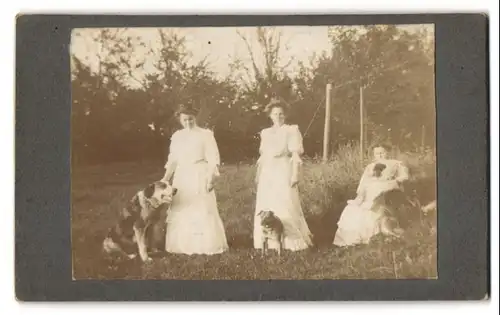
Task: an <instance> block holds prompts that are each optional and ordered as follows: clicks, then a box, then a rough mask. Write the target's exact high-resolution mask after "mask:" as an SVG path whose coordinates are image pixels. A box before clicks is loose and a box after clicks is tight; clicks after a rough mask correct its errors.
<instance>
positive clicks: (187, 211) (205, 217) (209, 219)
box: [165, 163, 228, 255]
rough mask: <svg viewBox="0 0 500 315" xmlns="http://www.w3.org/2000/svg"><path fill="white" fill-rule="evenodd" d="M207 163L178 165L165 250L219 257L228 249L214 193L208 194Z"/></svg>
mask: <svg viewBox="0 0 500 315" xmlns="http://www.w3.org/2000/svg"><path fill="white" fill-rule="evenodd" d="M207 175H208V165H207V164H206V163H197V164H187V165H186V164H184V165H178V166H177V168H176V170H175V173H174V178H173V186H174V187H175V188H177V189H178V190H177V194H176V195H175V196H174V199H173V201H172V205H171V207H170V209H169V211H168V216H167V232H166V240H165V249H166V251H167V252H170V253H178V254H187V255H192V254H206V255H213V254H220V253H222V252H224V251H226V250H227V249H228V244H227V239H226V234H225V231H224V226H223V224H222V220H221V218H220V215H219V211H218V209H217V200H216V196H215V191H214V190H212V191H211V192H208V191H207V190H206V185H207V181H208V176H207Z"/></svg>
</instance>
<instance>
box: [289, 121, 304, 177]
mask: <svg viewBox="0 0 500 315" xmlns="http://www.w3.org/2000/svg"><path fill="white" fill-rule="evenodd" d="M287 146H288V151H289V152H290V153H291V154H292V157H291V162H292V173H291V181H292V183H295V182H297V181H298V179H299V172H300V166H301V165H302V159H301V158H300V156H301V155H302V153H304V147H303V144H302V134H301V133H300V130H299V126H297V125H291V126H290V127H289V131H288V139H287Z"/></svg>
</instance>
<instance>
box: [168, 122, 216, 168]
mask: <svg viewBox="0 0 500 315" xmlns="http://www.w3.org/2000/svg"><path fill="white" fill-rule="evenodd" d="M200 162H206V163H208V165H209V166H210V167H211V168H213V169H214V171H215V172H216V173H217V168H218V166H219V164H220V155H219V149H218V147H217V142H216V140H215V137H214V134H213V132H212V131H211V130H209V129H204V128H200V127H195V128H193V129H181V130H178V131H176V132H175V133H174V134H173V135H172V137H171V142H170V152H169V155H168V161H167V164H166V165H165V168H168V166H170V165H172V166H174V165H175V166H178V165H186V164H196V163H200ZM175 166H174V167H175Z"/></svg>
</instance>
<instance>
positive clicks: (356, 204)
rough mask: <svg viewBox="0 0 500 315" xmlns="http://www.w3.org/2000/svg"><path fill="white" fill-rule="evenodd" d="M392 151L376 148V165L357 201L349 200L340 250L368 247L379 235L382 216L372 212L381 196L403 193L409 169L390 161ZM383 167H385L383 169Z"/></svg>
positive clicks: (340, 228) (337, 236) (338, 241)
mask: <svg viewBox="0 0 500 315" xmlns="http://www.w3.org/2000/svg"><path fill="white" fill-rule="evenodd" d="M388 149H389V148H388V147H387V146H384V145H379V146H376V147H374V149H373V155H374V161H373V162H372V163H370V164H369V165H368V166H367V167H366V168H365V171H364V173H363V175H362V177H361V180H360V182H359V185H358V189H357V191H356V194H357V196H356V198H355V199H354V200H349V201H348V202H347V206H346V207H345V208H344V211H343V212H342V215H341V217H340V219H339V221H338V223H337V225H338V228H337V233H336V234H335V239H334V241H333V244H334V245H337V246H341V247H343V246H350V245H356V244H367V243H369V242H370V239H371V238H372V237H373V236H375V235H377V234H379V233H380V232H381V230H380V224H379V222H380V220H381V219H382V217H381V216H382V215H381V214H376V213H375V212H372V211H370V210H371V206H372V203H373V201H374V199H375V198H376V197H377V196H379V195H380V194H381V193H384V192H387V191H391V190H398V189H402V187H401V184H402V183H403V182H405V181H406V180H408V177H409V176H408V169H407V167H406V166H405V165H403V163H402V162H401V161H398V160H393V159H388V158H387V156H388ZM380 166H382V167H380Z"/></svg>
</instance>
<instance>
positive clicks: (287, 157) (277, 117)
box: [253, 101, 312, 251]
mask: <svg viewBox="0 0 500 315" xmlns="http://www.w3.org/2000/svg"><path fill="white" fill-rule="evenodd" d="M287 110H288V107H287V106H286V105H285V104H283V103H281V102H279V101H271V103H269V104H268V105H267V106H266V108H265V112H266V113H267V114H268V115H269V118H270V119H271V121H272V123H273V125H272V127H269V128H266V129H263V130H262V131H261V133H260V137H261V142H260V149H259V152H260V158H259V160H258V161H257V176H256V181H257V202H256V209H255V216H254V237H253V239H254V247H255V248H258V249H259V248H262V231H261V227H260V222H259V220H258V216H257V214H258V213H259V212H260V211H263V210H271V211H273V212H274V213H275V215H276V216H277V217H278V218H279V219H280V220H281V221H282V222H283V226H284V235H285V238H284V244H283V248H284V249H288V250H292V251H297V250H303V249H306V248H308V247H309V246H311V245H312V242H311V232H310V231H309V227H308V226H307V222H306V220H305V218H304V214H303V212H302V207H301V204H300V197H299V191H298V188H297V184H298V172H299V167H300V166H301V164H302V160H301V158H300V156H301V154H302V153H303V151H304V150H303V145H302V135H301V133H300V130H299V128H298V126H297V125H287V124H285V118H286V112H287ZM277 247H278V244H276V243H274V242H272V243H271V242H270V243H269V248H277Z"/></svg>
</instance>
